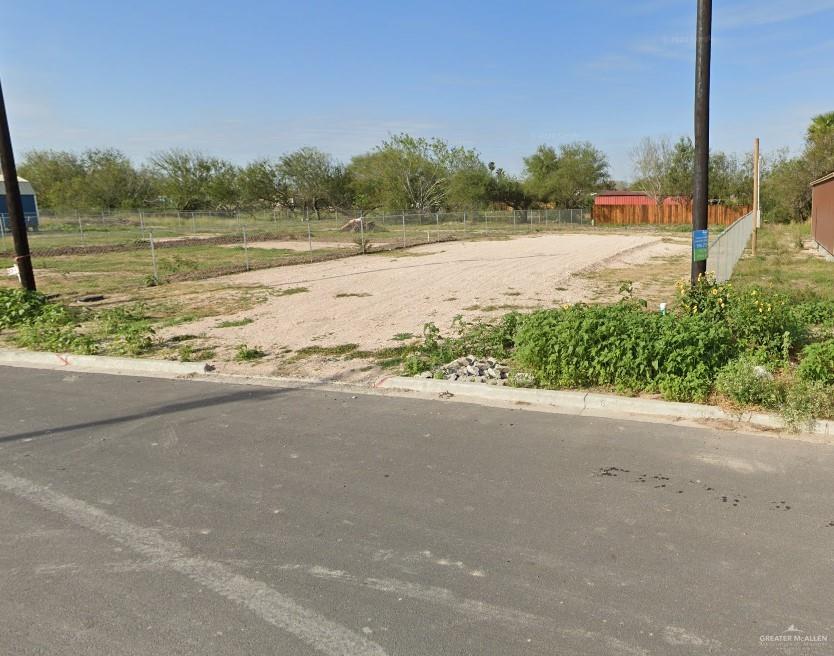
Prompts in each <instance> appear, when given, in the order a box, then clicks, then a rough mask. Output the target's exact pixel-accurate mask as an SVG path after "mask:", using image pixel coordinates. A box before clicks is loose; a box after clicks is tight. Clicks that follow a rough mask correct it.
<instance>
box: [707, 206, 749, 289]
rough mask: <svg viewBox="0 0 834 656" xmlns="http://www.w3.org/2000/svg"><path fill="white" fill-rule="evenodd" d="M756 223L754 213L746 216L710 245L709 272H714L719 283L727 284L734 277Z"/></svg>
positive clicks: (708, 256)
mask: <svg viewBox="0 0 834 656" xmlns="http://www.w3.org/2000/svg"><path fill="white" fill-rule="evenodd" d="M754 221H755V217H754V215H753V212H750V213H749V214H745V215H744V216H743V217H741V218H740V219H738V220H737V221H736V222H735V223H733V224H732V225H730V226H729V227H728V228H727V229H726V230H724V232H722V233H721V234H720V235H718V237H716V239H715V240H714V241H713V242H712V243H711V244H710V246H709V253H708V255H707V271H709V272H714V273H715V279H716V280H717V281H718V282H726V281H727V280H729V279H730V276H732V275H733V270H734V269H735V267H736V264H737V263H738V261H739V260H740V259H741V256H742V255H743V254H744V249H746V248H747V243H748V242H749V241H750V236H751V235H752V234H753V227H754V225H755V223H754Z"/></svg>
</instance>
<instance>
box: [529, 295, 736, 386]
mask: <svg viewBox="0 0 834 656" xmlns="http://www.w3.org/2000/svg"><path fill="white" fill-rule="evenodd" d="M516 344H517V350H516V358H517V360H518V361H519V362H520V363H521V364H522V365H523V366H525V367H527V368H528V369H529V370H530V371H531V372H533V374H534V375H535V377H536V378H537V380H538V381H539V382H540V383H543V384H544V385H546V386H549V387H588V386H611V387H613V388H615V389H616V390H618V391H621V392H630V393H636V392H640V391H654V392H660V393H661V394H662V395H663V396H664V397H665V398H667V399H671V400H676V401H696V400H705V399H706V398H707V397H708V396H709V394H710V391H711V390H712V384H713V380H714V376H715V372H716V371H717V370H718V368H719V367H721V366H722V365H723V364H724V363H725V362H726V361H727V360H729V359H730V358H731V357H732V356H733V355H734V354H735V347H734V344H733V340H732V338H731V335H730V332H729V330H728V328H727V326H726V325H725V324H723V323H716V322H712V321H709V320H707V319H706V318H704V317H703V316H698V315H684V316H680V317H678V316H675V315H671V314H670V315H665V316H662V315H660V314H655V313H649V312H646V311H644V310H643V309H642V308H640V307H639V306H638V305H636V304H634V303H630V302H624V303H618V304H617V305H613V306H584V305H575V306H572V307H568V308H563V309H559V310H544V311H541V312H535V313H533V314H532V315H531V316H530V317H529V319H527V320H526V321H525V322H524V323H523V325H522V327H521V329H520V331H519V332H518V335H517V338H516Z"/></svg>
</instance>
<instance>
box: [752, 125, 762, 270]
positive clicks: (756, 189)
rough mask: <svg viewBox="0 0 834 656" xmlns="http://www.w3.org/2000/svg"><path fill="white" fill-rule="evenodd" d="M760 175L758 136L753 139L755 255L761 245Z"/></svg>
mask: <svg viewBox="0 0 834 656" xmlns="http://www.w3.org/2000/svg"><path fill="white" fill-rule="evenodd" d="M760 175H761V171H760V169H759V138H758V137H756V139H755V141H753V257H755V256H756V248H757V247H758V245H759V228H761V227H762V222H761V210H760V209H759V188H760V185H761V182H760V179H759V176H760Z"/></svg>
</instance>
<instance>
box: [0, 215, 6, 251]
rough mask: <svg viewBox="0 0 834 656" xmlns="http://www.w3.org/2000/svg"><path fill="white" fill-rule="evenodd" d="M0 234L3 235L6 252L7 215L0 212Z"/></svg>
mask: <svg viewBox="0 0 834 656" xmlns="http://www.w3.org/2000/svg"><path fill="white" fill-rule="evenodd" d="M0 235H2V237H3V252H4V253H5V252H6V217H5V216H4V215H2V214H0Z"/></svg>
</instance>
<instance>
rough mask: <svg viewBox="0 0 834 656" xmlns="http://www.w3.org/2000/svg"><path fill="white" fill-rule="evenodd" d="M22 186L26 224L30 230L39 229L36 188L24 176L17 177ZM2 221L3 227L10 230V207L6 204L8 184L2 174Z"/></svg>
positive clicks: (0, 188)
mask: <svg viewBox="0 0 834 656" xmlns="http://www.w3.org/2000/svg"><path fill="white" fill-rule="evenodd" d="M17 182H18V185H19V186H20V200H21V201H22V203H23V216H24V218H25V219H26V225H27V227H28V228H29V230H32V231H34V232H37V231H38V199H37V197H36V196H35V190H34V188H33V187H32V185H31V183H30V182H29V181H28V180H24V179H23V178H18V179H17ZM0 221H2V222H3V229H4V230H6V231H9V230H10V229H11V225H10V223H9V209H8V205H6V184H5V182H4V181H3V176H2V175H0Z"/></svg>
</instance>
